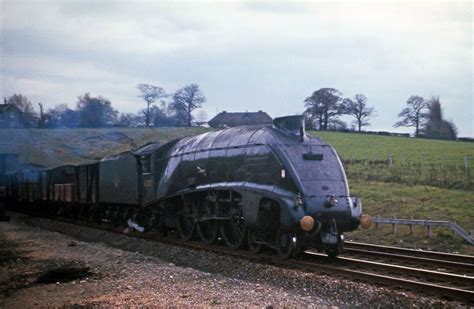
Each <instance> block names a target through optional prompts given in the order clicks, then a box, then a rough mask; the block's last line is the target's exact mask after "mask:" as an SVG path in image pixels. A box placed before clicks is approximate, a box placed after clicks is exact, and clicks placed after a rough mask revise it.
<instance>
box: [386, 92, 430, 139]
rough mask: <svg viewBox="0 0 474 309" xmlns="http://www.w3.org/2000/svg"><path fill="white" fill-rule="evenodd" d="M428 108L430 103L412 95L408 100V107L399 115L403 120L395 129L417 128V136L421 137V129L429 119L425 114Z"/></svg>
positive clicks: (396, 124)
mask: <svg viewBox="0 0 474 309" xmlns="http://www.w3.org/2000/svg"><path fill="white" fill-rule="evenodd" d="M427 108H428V102H426V100H425V99H423V98H422V97H420V96H416V95H412V96H411V97H410V98H408V100H407V107H405V108H404V109H403V110H402V111H401V112H400V114H398V117H403V119H402V120H400V121H398V122H397V123H395V125H394V127H415V128H416V130H415V135H419V134H420V127H421V126H422V125H423V123H424V121H425V120H426V118H427V117H428V114H427V113H426V112H425V110H426V109H427Z"/></svg>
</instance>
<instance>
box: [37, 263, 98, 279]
mask: <svg viewBox="0 0 474 309" xmlns="http://www.w3.org/2000/svg"><path fill="white" fill-rule="evenodd" d="M90 275H92V273H91V272H90V268H89V267H87V266H79V265H61V266H56V267H51V268H49V269H47V270H45V271H44V272H43V273H42V274H41V275H40V276H39V277H38V279H36V283H57V282H69V281H73V280H77V279H82V278H85V277H88V276H90Z"/></svg>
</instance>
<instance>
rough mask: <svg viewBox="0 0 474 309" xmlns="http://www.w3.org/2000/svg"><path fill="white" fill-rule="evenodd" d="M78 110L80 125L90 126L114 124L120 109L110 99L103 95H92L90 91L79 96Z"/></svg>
mask: <svg viewBox="0 0 474 309" xmlns="http://www.w3.org/2000/svg"><path fill="white" fill-rule="evenodd" d="M77 112H78V115H79V125H80V126H82V127H89V128H100V127H104V126H107V125H111V124H114V123H115V122H116V121H117V115H118V111H117V110H115V109H114V108H113V107H112V103H110V101H109V100H107V99H106V98H103V97H97V98H94V97H91V96H90V94H89V93H86V94H85V95H83V96H81V97H79V98H78V102H77Z"/></svg>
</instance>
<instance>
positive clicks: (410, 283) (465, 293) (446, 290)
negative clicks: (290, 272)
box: [282, 261, 474, 304]
mask: <svg viewBox="0 0 474 309" xmlns="http://www.w3.org/2000/svg"><path fill="white" fill-rule="evenodd" d="M283 262H284V263H285V264H288V265H290V263H291V262H290V261H282V263H283ZM294 266H299V267H304V269H305V270H312V271H314V272H319V273H326V274H329V275H334V274H337V275H340V276H343V277H349V278H355V279H359V280H362V281H365V282H368V283H372V284H373V283H376V284H382V285H388V286H393V287H398V288H403V289H411V290H416V291H420V292H424V293H426V294H430V295H434V296H438V297H440V296H445V297H450V298H452V300H457V301H463V302H466V303H468V304H469V303H471V304H472V303H474V291H469V290H463V289H459V288H454V287H448V286H442V285H438V284H432V283H426V282H420V281H415V280H410V279H403V278H397V277H392V276H387V275H381V274H375V273H370V272H365V271H360V270H354V269H350V268H345V267H338V266H332V265H326V264H322V263H315V262H307V261H298V264H297V265H294Z"/></svg>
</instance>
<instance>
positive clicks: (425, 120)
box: [304, 88, 458, 139]
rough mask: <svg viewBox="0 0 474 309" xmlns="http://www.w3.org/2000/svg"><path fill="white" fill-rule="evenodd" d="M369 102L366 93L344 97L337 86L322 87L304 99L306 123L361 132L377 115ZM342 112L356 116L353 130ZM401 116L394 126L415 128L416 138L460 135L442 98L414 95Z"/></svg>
mask: <svg viewBox="0 0 474 309" xmlns="http://www.w3.org/2000/svg"><path fill="white" fill-rule="evenodd" d="M367 102H368V99H367V97H366V96H365V95H363V94H356V95H355V96H354V97H353V98H344V97H343V95H342V93H341V92H340V91H339V90H337V89H334V88H321V89H319V90H316V91H314V92H313V93H312V94H311V95H310V96H309V97H307V98H306V99H305V100H304V103H305V114H306V122H307V123H306V126H307V127H309V128H313V129H315V130H333V131H349V130H351V131H355V130H357V131H358V132H361V131H362V128H363V127H365V126H369V125H370V122H369V121H370V119H371V118H373V117H376V116H377V114H376V110H375V108H374V107H373V106H370V105H369V104H368V103H367ZM342 115H348V116H351V117H353V118H354V120H353V121H352V126H353V127H352V128H351V129H349V128H348V126H347V123H345V122H343V121H342V120H341V119H340V118H339V116H342ZM398 118H401V119H400V120H399V121H398V122H396V123H395V124H394V127H414V128H415V136H416V137H426V138H437V139H456V138H457V134H458V130H457V128H456V125H455V124H454V123H453V122H452V121H451V120H446V119H445V118H444V116H443V113H442V108H441V102H440V100H439V97H432V98H430V99H428V100H427V99H424V98H423V97H421V96H417V95H412V96H410V97H409V98H408V100H407V101H406V107H405V108H404V109H403V110H402V111H401V112H400V113H399V114H398Z"/></svg>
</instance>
